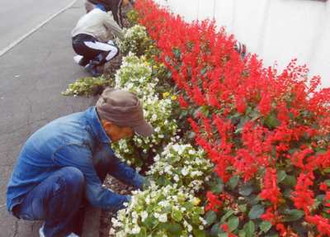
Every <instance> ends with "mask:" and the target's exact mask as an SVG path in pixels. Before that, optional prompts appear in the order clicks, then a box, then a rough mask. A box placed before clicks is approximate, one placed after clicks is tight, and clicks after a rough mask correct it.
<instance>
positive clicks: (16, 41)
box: [0, 0, 77, 57]
mask: <svg viewBox="0 0 330 237" xmlns="http://www.w3.org/2000/svg"><path fill="white" fill-rule="evenodd" d="M76 1H77V0H73V1H72V2H71V3H70V4H69V5H67V6H65V7H64V8H62V9H61V10H59V11H58V12H56V13H54V14H53V15H51V16H50V17H49V18H47V19H46V20H45V21H43V22H41V23H40V24H39V25H37V26H36V27H34V28H33V29H32V30H30V31H29V32H28V33H26V34H24V35H23V36H21V37H19V38H18V39H17V40H15V41H14V42H12V43H11V44H9V45H8V46H7V47H6V48H4V49H3V50H1V51H0V57H1V56H3V55H4V54H5V53H7V52H8V51H9V50H10V49H12V48H14V47H15V46H16V45H18V44H19V43H20V42H22V41H23V40H24V39H25V38H27V37H29V36H30V35H31V34H33V33H34V32H35V31H37V30H38V29H39V28H41V27H42V26H43V25H45V24H47V23H48V22H49V21H51V20H52V19H53V18H55V17H56V16H58V15H59V14H61V13H62V12H64V11H65V10H67V9H69V8H70V7H72V6H73V4H75V3H76Z"/></svg>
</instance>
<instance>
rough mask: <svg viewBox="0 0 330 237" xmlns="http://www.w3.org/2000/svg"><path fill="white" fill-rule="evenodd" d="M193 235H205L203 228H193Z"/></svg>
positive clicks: (196, 236) (197, 236) (199, 236)
mask: <svg viewBox="0 0 330 237" xmlns="http://www.w3.org/2000/svg"><path fill="white" fill-rule="evenodd" d="M193 236H195V237H206V233H205V231H204V230H199V229H194V230H193Z"/></svg>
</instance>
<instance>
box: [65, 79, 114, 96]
mask: <svg viewBox="0 0 330 237" xmlns="http://www.w3.org/2000/svg"><path fill="white" fill-rule="evenodd" d="M111 84H113V83H111V81H110V80H108V79H106V78H104V77H96V78H95V77H84V78H80V79H78V80H77V81H75V82H74V83H71V84H69V86H68V88H67V89H66V90H65V91H63V92H62V95H74V96H77V95H84V96H89V95H97V94H100V93H101V92H102V91H103V89H104V88H105V87H107V86H111Z"/></svg>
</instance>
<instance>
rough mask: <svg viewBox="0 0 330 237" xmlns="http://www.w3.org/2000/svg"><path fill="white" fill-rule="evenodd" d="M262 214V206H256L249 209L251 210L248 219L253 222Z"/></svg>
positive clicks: (263, 210) (263, 209)
mask: <svg viewBox="0 0 330 237" xmlns="http://www.w3.org/2000/svg"><path fill="white" fill-rule="evenodd" d="M264 212H265V208H264V206H262V205H260V204H258V205H255V206H253V207H252V208H251V210H250V212H249V217H250V219H252V220H254V219H257V218H259V217H260V216H261V214H263V213H264Z"/></svg>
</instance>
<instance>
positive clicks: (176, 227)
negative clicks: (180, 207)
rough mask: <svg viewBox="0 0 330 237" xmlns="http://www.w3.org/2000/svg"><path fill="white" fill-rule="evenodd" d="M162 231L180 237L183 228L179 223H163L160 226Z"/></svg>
mask: <svg viewBox="0 0 330 237" xmlns="http://www.w3.org/2000/svg"><path fill="white" fill-rule="evenodd" d="M159 228H160V229H165V230H166V231H168V232H170V233H171V234H175V235H177V236H178V235H180V234H181V232H182V230H183V228H182V226H181V225H180V224H178V223H161V224H159Z"/></svg>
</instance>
